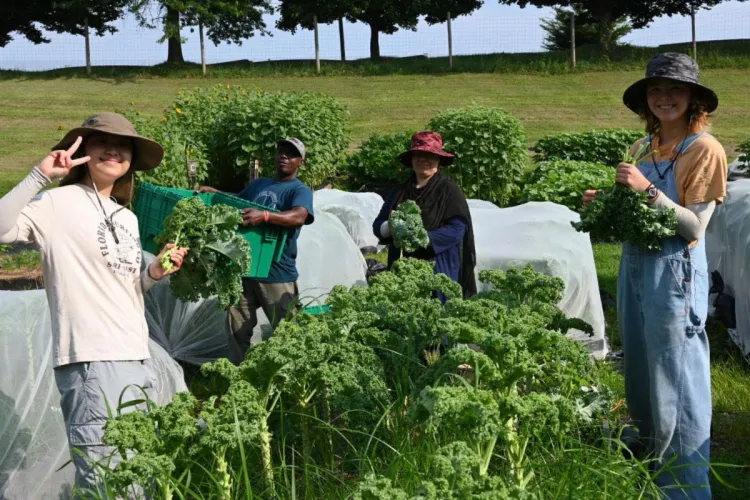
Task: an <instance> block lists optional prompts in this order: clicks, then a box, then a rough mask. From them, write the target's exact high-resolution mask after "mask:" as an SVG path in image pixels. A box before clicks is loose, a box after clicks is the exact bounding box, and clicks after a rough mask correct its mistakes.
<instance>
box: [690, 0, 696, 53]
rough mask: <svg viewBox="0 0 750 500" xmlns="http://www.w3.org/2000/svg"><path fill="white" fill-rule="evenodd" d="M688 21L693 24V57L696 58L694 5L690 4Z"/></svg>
mask: <svg viewBox="0 0 750 500" xmlns="http://www.w3.org/2000/svg"><path fill="white" fill-rule="evenodd" d="M690 21H691V24H692V25H693V59H695V60H696V61H697V60H698V43H697V42H696V40H695V5H692V4H691V5H690Z"/></svg>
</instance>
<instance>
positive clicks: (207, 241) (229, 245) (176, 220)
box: [157, 197, 250, 309]
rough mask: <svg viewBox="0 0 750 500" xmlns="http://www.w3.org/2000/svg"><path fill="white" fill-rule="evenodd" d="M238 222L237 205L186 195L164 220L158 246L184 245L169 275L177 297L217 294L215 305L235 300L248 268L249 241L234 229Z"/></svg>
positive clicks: (186, 298) (187, 298)
mask: <svg viewBox="0 0 750 500" xmlns="http://www.w3.org/2000/svg"><path fill="white" fill-rule="evenodd" d="M241 222H242V218H241V216H240V214H239V212H238V211H237V209H235V208H232V207H229V206H226V205H213V206H210V207H209V206H206V205H205V204H204V203H203V201H202V200H201V199H200V198H198V197H194V198H186V199H184V200H181V201H180V202H179V203H177V205H176V206H175V208H174V210H173V211H172V213H171V214H170V215H169V216H168V217H167V218H166V219H165V221H164V231H163V232H162V234H161V235H159V237H158V238H157V243H158V244H159V246H163V245H165V244H166V243H174V244H175V245H177V246H181V247H186V248H188V250H189V252H188V254H187V256H186V257H185V260H184V262H183V265H182V268H180V270H179V271H177V272H176V273H175V274H173V275H172V276H171V277H170V288H171V290H172V293H173V294H174V296H175V297H177V298H178V299H180V300H182V301H185V302H195V301H197V300H198V299H200V298H201V297H202V298H208V297H211V296H213V295H216V296H218V299H219V307H221V308H223V309H224V308H227V307H229V306H231V305H234V304H236V303H237V302H239V299H240V295H241V293H242V280H241V277H242V275H243V274H246V273H247V272H248V271H249V268H250V245H249V244H248V243H247V241H245V240H244V239H243V238H242V237H241V236H240V235H239V234H237V232H236V229H237V227H238V226H239V225H240V223H241Z"/></svg>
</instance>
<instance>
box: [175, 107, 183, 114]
mask: <svg viewBox="0 0 750 500" xmlns="http://www.w3.org/2000/svg"><path fill="white" fill-rule="evenodd" d="M174 110H175V111H177V114H178V115H179V114H180V113H182V110H181V109H180V108H174Z"/></svg>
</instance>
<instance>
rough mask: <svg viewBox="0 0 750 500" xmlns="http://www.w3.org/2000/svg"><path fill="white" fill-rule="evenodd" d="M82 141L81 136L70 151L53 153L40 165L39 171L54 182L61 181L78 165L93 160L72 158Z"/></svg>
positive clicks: (64, 150) (88, 157) (62, 150)
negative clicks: (55, 180)
mask: <svg viewBox="0 0 750 500" xmlns="http://www.w3.org/2000/svg"><path fill="white" fill-rule="evenodd" d="M82 141H83V138H82V137H80V136H79V137H78V139H76V142H74V143H73V145H72V146H70V147H69V148H68V149H59V150H57V151H52V152H51V153H50V154H48V155H47V157H46V158H44V159H43V160H42V161H41V163H40V164H39V170H41V172H42V173H43V174H44V175H46V176H47V177H49V178H50V179H52V180H54V179H60V178H61V177H65V176H66V175H68V172H70V169H71V168H73V167H77V166H78V165H82V164H84V163H86V162H88V161H89V160H91V157H90V156H84V157H83V158H77V159H75V160H74V159H73V158H72V157H73V155H74V154H75V153H76V151H78V147H79V146H80V145H81V142H82Z"/></svg>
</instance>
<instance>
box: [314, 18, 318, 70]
mask: <svg viewBox="0 0 750 500" xmlns="http://www.w3.org/2000/svg"><path fill="white" fill-rule="evenodd" d="M313 28H314V30H315V71H316V72H318V73H320V31H319V30H318V16H313Z"/></svg>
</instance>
